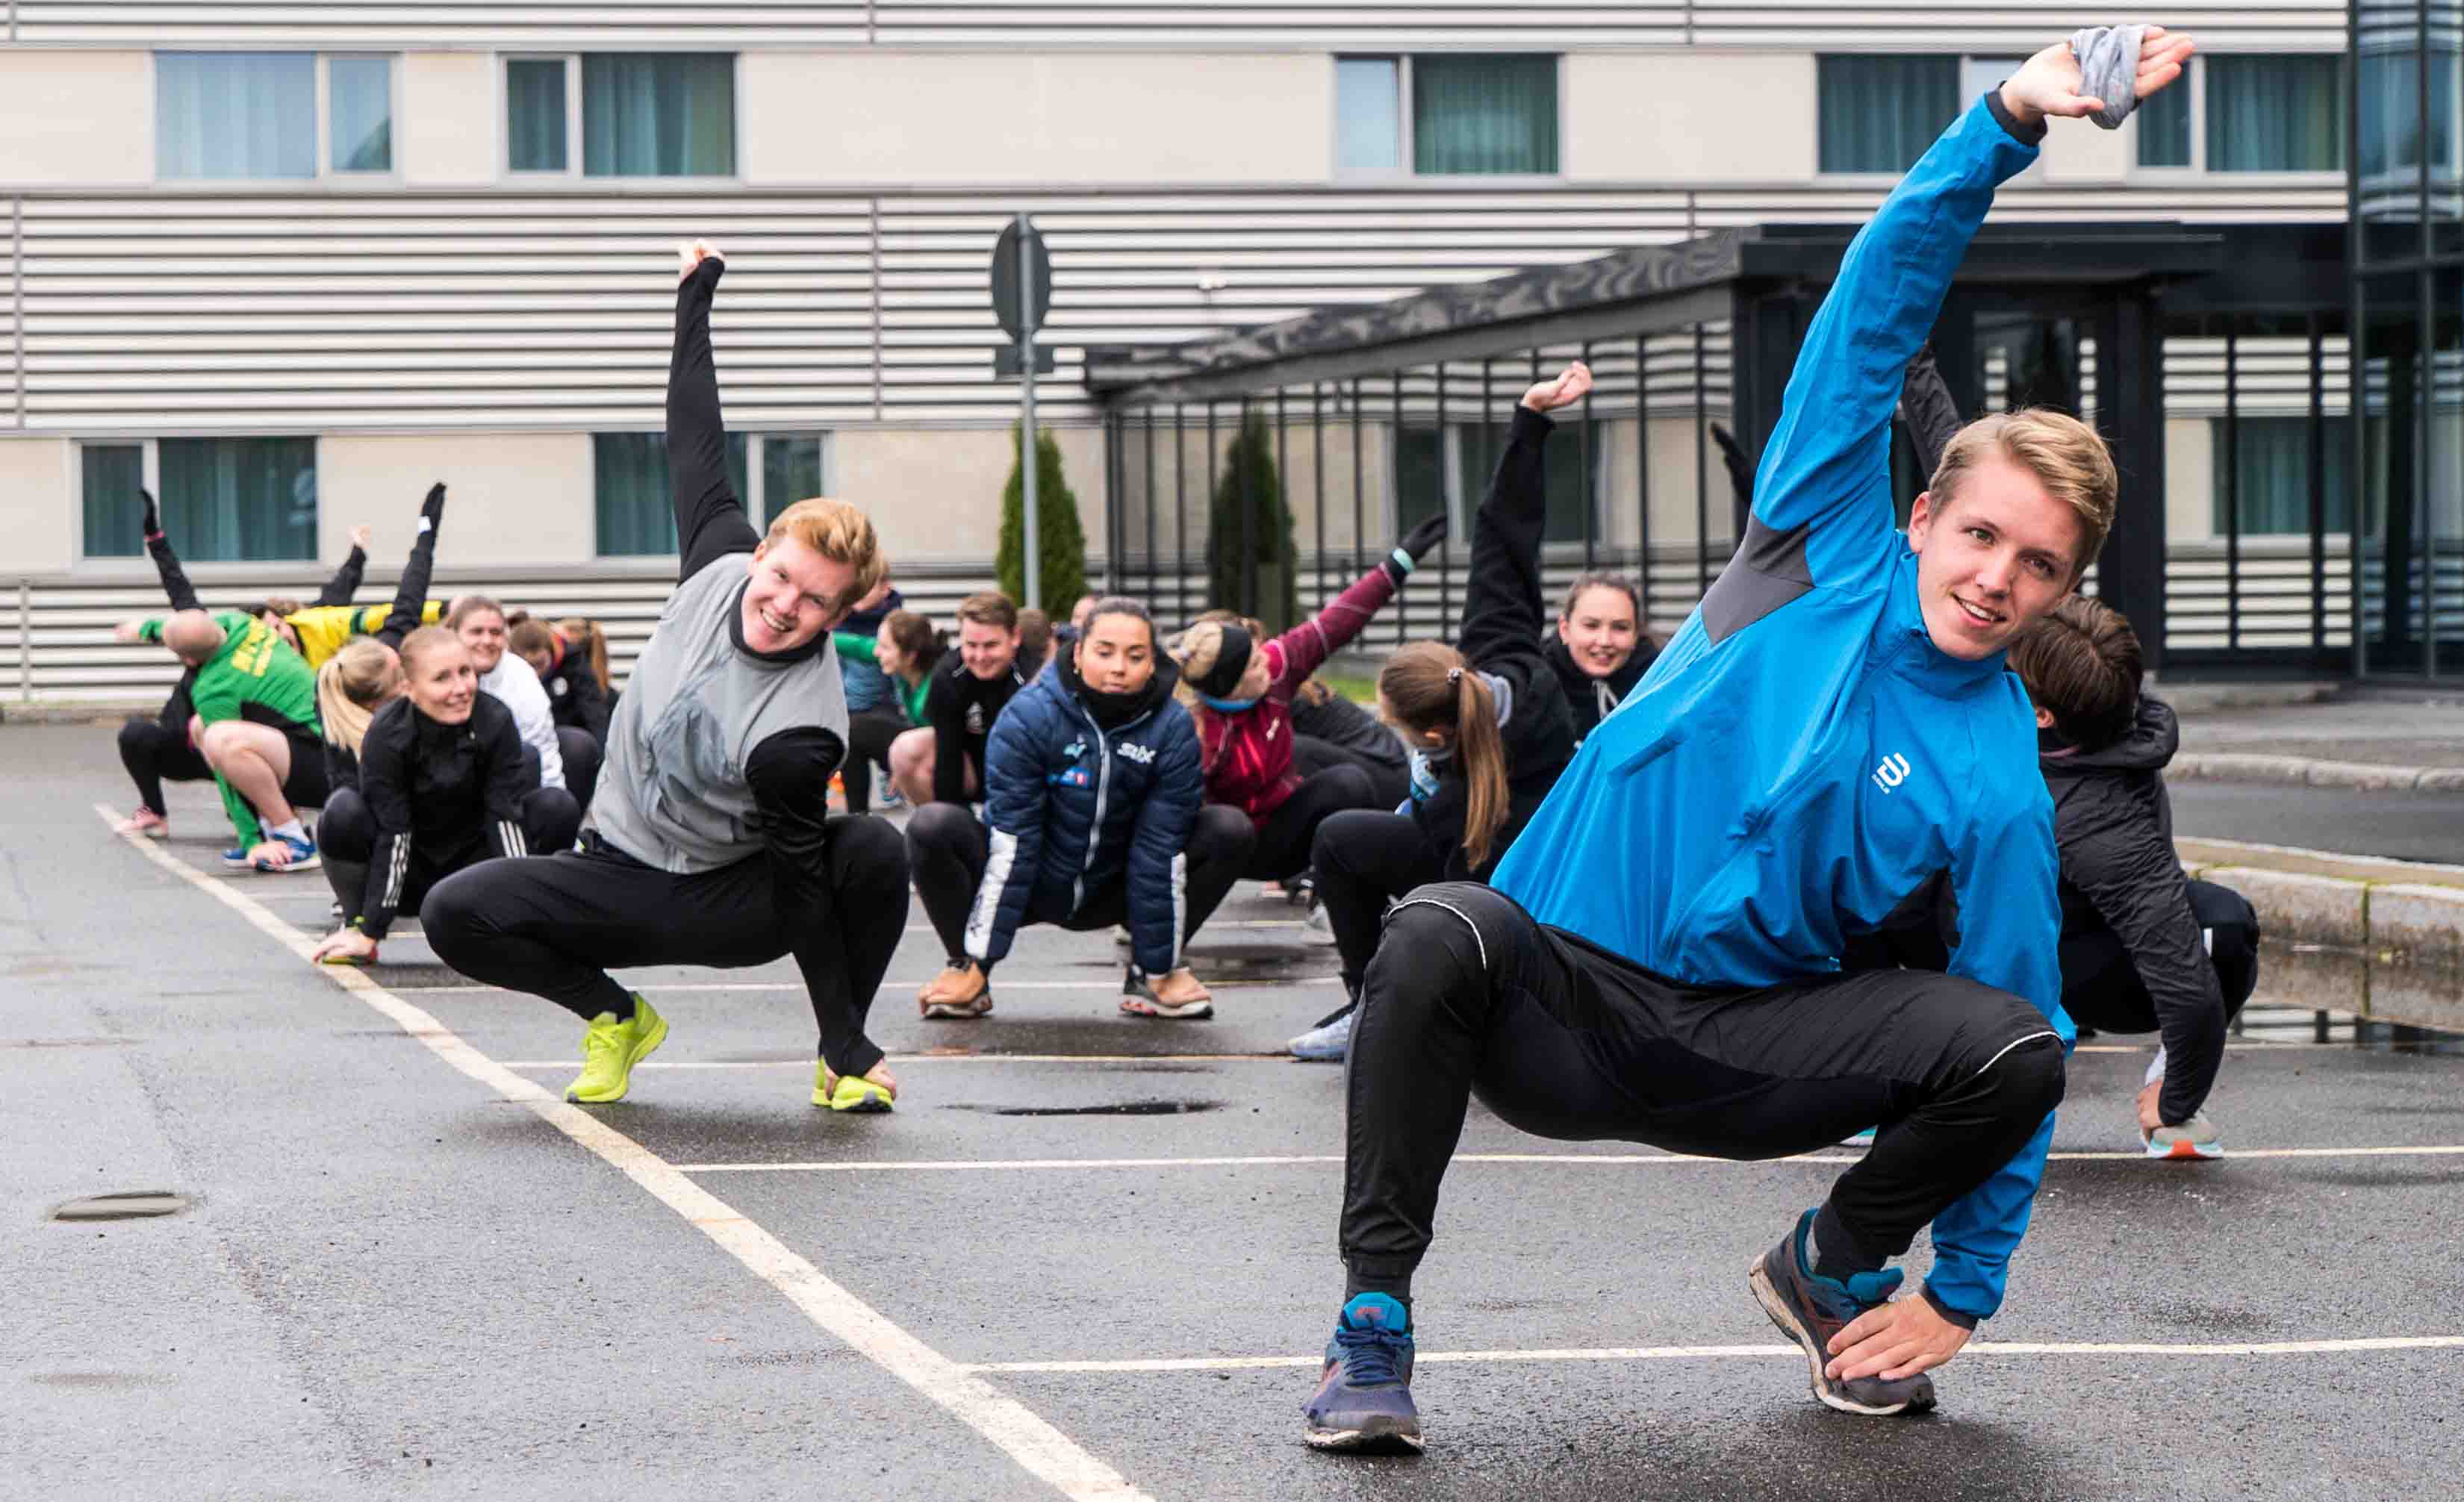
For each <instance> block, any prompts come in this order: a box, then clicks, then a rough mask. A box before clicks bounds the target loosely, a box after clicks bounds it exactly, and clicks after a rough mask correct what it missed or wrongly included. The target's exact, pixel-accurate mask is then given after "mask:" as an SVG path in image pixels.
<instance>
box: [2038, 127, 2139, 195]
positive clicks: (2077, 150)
mask: <svg viewBox="0 0 2464 1502" xmlns="http://www.w3.org/2000/svg"><path fill="white" fill-rule="evenodd" d="M2036 160H2037V162H2038V163H2039V164H2040V167H2041V170H2042V171H2043V172H2044V175H2045V181H2046V182H2047V183H2048V184H2052V185H2058V186H2065V187H2066V186H2069V185H2074V184H2079V183H2119V182H2121V181H2123V179H2124V178H2125V177H2127V176H2128V175H2129V173H2130V164H2131V163H2134V162H2136V161H2138V160H2139V120H2138V117H2136V116H2133V117H2132V118H2131V119H2130V120H2128V121H2126V122H2125V123H2124V124H2123V127H2122V129H2120V130H2103V129H2101V128H2099V127H2098V126H2096V125H2093V124H2087V123H2084V122H2082V123H2079V124H2071V123H2068V122H2057V128H2056V129H2053V130H2049V131H2047V132H2045V144H2044V147H2043V149H2042V150H2041V152H2040V153H2039V154H2038V156H2037V159H2036Z"/></svg>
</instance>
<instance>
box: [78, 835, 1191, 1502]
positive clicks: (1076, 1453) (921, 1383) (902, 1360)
mask: <svg viewBox="0 0 2464 1502" xmlns="http://www.w3.org/2000/svg"><path fill="white" fill-rule="evenodd" d="M95 812H96V813H97V814H99V815H100V816H102V820H103V823H104V824H105V825H106V826H108V825H110V824H111V823H113V822H115V820H116V819H117V816H116V815H115V814H114V813H113V812H112V810H111V809H110V808H109V807H108V806H107V805H103V804H97V805H95ZM121 838H122V839H124V840H125V841H126V842H127V843H128V844H129V845H130V846H132V847H134V848H135V849H136V850H137V852H138V853H139V854H141V855H143V857H144V858H145V859H146V860H151V861H153V862H154V863H155V864H156V865H159V866H161V867H162V868H163V869H165V870H166V871H168V872H170V873H171V874H172V875H174V876H177V877H179V878H180V879H181V880H182V881H184V882H187V883H188V884H189V885H191V886H194V887H196V888H198V889H199V890H201V891H204V892H206V893H209V895H211V896H212V897H213V898H214V899H215V900H217V901H219V902H221V903H226V904H228V905H229V906H231V908H233V909H234V910H236V911H237V912H238V913H239V914H240V916H242V917H243V918H246V919H247V920H248V921H249V923H250V924H251V925H254V926H255V927H256V928H257V929H258V930H259V931H261V932H262V933H264V934H265V935H266V936H267V937H269V938H271V939H273V940H274V941H275V943H276V944H278V945H280V946H282V947H283V948H285V949H286V950H288V951H290V952H291V953H292V954H295V955H297V957H298V958H299V959H300V960H301V961H303V962H305V961H306V960H308V959H309V957H310V956H311V955H312V954H314V953H315V952H316V945H315V944H314V943H313V942H311V941H310V940H309V939H307V938H306V937H304V936H303V935H301V934H300V932H299V931H298V929H297V927H296V926H294V925H289V924H286V923H284V922H283V921H282V920H281V919H280V918H278V917H276V916H275V914H274V913H272V912H271V911H269V910H267V908H266V907H265V906H264V904H262V903H258V902H257V901H256V900H255V899H253V898H252V897H249V896H248V895H246V894H245V893H244V892H242V891H240V890H239V889H238V888H237V887H235V886H234V885H232V884H231V883H227V882H219V881H216V880H214V879H213V878H211V877H209V876H207V875H206V874H204V873H203V872H200V871H198V870H196V869H195V868H193V867H191V866H189V865H187V863H185V862H183V861H182V860H179V859H178V858H177V857H175V856H172V855H170V854H168V853H167V852H165V851H161V850H157V849H155V848H153V847H152V846H151V845H150V844H149V843H148V842H147V841H146V840H145V839H143V838H142V837H139V836H136V835H127V836H122V837H121ZM318 969H319V970H321V971H322V972H323V973H324V974H325V975H326V977H327V978H328V979H330V980H332V981H333V982H334V983H335V984H336V985H338V986H340V987H341V988H342V989H343V990H347V991H349V992H351V993H352V994H353V995H355V996H357V997H359V999H360V1000H362V1001H363V1002H365V1003H367V1004H368V1005H369V1006H370V1007H372V1008H374V1009H376V1010H377V1011H378V1012H383V1013H384V1014H385V1016H386V1017H388V1018H390V1019H391V1020H392V1021H393V1022H394V1024H395V1025H396V1026H398V1027H400V1028H401V1029H402V1030H403V1031H404V1032H405V1033H407V1034H410V1035H411V1036H412V1037H415V1038H417V1039H419V1040H420V1041H421V1042H422V1043H425V1044H427V1045H428V1047H429V1050H430V1051H431V1052H433V1053H434V1054H435V1055H436V1056H437V1057H439V1058H441V1059H443V1060H445V1062H447V1063H449V1064H451V1065H452V1066H453V1067H454V1068H455V1069H457V1070H460V1071H461V1072H462V1073H463V1074H465V1075H467V1076H469V1077H470V1078H473V1079H474V1080H476V1081H478V1082H479V1083H480V1084H482V1085H485V1086H487V1087H488V1088H489V1089H490V1090H493V1091H495V1093H496V1095H497V1096H498V1097H499V1098H501V1099H506V1100H510V1101H515V1102H517V1103H519V1104H521V1105H524V1106H527V1107H528V1108H529V1109H530V1110H531V1111H532V1112H533V1113H534V1114H536V1115H537V1116H538V1117H539V1119H540V1120H541V1121H546V1122H547V1123H548V1124H549V1125H551V1126H553V1127H555V1128H556V1129H557V1130H558V1131H560V1132H562V1133H563V1134H564V1135H565V1136H567V1137H569V1138H571V1139H573V1141H575V1142H576V1143H580V1144H581V1145H582V1146H583V1147H584V1148H587V1149H588V1150H589V1151H590V1152H591V1153H592V1154H594V1155H595V1156H597V1157H598V1158H600V1159H601V1160H602V1161H604V1162H605V1163H606V1164H608V1165H610V1166H612V1167H614V1168H615V1169H617V1170H618V1171H619V1172H621V1173H623V1174H624V1175H625V1176H626V1177H627V1178H628V1179H631V1180H632V1181H633V1182H634V1183H635V1184H638V1185H640V1186H642V1187H643V1188H645V1189H647V1190H649V1192H650V1194H651V1195H652V1196H653V1197H654V1198H656V1199H657V1200H658V1201H659V1203H660V1204H662V1205H665V1206H666V1207H668V1208H670V1209H671V1210H673V1211H675V1212H676V1213H677V1214H678V1215H681V1216H683V1217H684V1218H685V1219H686V1220H687V1221H688V1222H690V1223H691V1224H692V1225H693V1227H694V1228H695V1229H697V1230H700V1231H701V1232H702V1233H703V1234H704V1235H706V1236H708V1237H710V1239H711V1240H713V1241H715V1242H716V1243H717V1244H718V1245H719V1247H720V1248H721V1249H723V1250H724V1251H725V1252H727V1253H728V1254H729V1255H731V1256H733V1257H735V1258H736V1259H737V1261H738V1262H741V1263H743V1264H744V1266H745V1268H746V1269H747V1270H748V1271H750V1272H752V1273H754V1275H756V1276H758V1277H759V1278H760V1279H761V1280H762V1281H763V1282H765V1283H768V1284H769V1285H770V1286H771V1287H773V1288H775V1289H777V1290H778V1291H779V1292H780V1293H781V1294H783V1295H786V1296H787V1298H788V1300H789V1301H790V1302H792V1303H793V1304H795V1306H796V1307H797V1308H798V1309H801V1310H803V1313H804V1315H805V1317H807V1318H809V1319H811V1320H812V1321H813V1323H814V1324H816V1325H818V1326H820V1327H821V1328H822V1329H823V1330H824V1331H825V1332H826V1333H827V1334H829V1335H831V1336H833V1337H835V1338H836V1339H839V1340H840V1341H842V1342H843V1343H845V1344H846V1345H847V1346H848V1347H849V1348H850V1349H852V1350H854V1351H856V1352H858V1353H860V1354H862V1355H863V1356H865V1357H866V1358H867V1359H869V1361H872V1362H873V1363H874V1364H875V1365H878V1366H880V1367H881V1368H882V1369H883V1370H885V1371H887V1372H889V1373H890V1374H891V1376H893V1377H896V1378H897V1379H898V1380H899V1381H901V1382H905V1383H907V1384H908V1385H909V1386H911V1387H913V1388H914V1389H915V1390H916V1391H917V1392H919V1393H922V1394H923V1395H924V1396H925V1397H927V1398H930V1399H931V1400H932V1401H933V1402H935V1403H936V1404H940V1405H941V1406H942V1407H943V1408H945V1409H947V1410H948V1411H949V1412H950V1414H951V1415H952V1416H953V1417H955V1418H957V1420H958V1421H959V1422H960V1423H962V1424H964V1425H966V1426H968V1427H969V1428H972V1429H974V1430H975V1431H976V1432H977V1433H979V1434H981V1435H982V1436H983V1437H984V1438H985V1439H987V1440H989V1441H991V1442H992V1443H993V1444H994V1445H995V1446H997V1447H998V1448H1000V1449H1001V1451H1002V1452H1003V1453H1005V1454H1006V1455H1008V1456H1009V1457H1010V1459H1012V1460H1014V1461H1016V1462H1017V1463H1018V1464H1019V1465H1020V1466H1021V1467H1023V1468H1024V1469H1025V1470H1026V1471H1027V1472H1028V1473H1029V1474H1031V1475H1033V1476H1035V1477H1036V1478H1037V1479H1038V1480H1041V1481H1043V1482H1044V1483H1045V1484H1046V1485H1048V1486H1050V1487H1051V1488H1052V1489H1053V1490H1055V1491H1059V1492H1060V1493H1061V1494H1062V1495H1064V1496H1067V1497H1073V1498H1074V1497H1085V1498H1105V1499H1110V1502H1149V1499H1147V1497H1146V1493H1145V1492H1143V1491H1139V1490H1138V1489H1137V1488H1135V1487H1133V1486H1132V1485H1131V1484H1130V1483H1129V1481H1128V1479H1127V1478H1126V1477H1124V1476H1122V1475H1121V1474H1120V1472H1118V1471H1116V1470H1114V1469H1112V1468H1111V1467H1110V1466H1107V1465H1105V1464H1104V1463H1103V1462H1102V1461H1100V1460H1098V1459H1096V1458H1095V1457H1094V1456H1093V1455H1091V1454H1089V1452H1088V1451H1086V1450H1084V1449H1081V1448H1079V1447H1078V1445H1077V1444H1076V1443H1075V1442H1074V1441H1072V1440H1071V1439H1070V1438H1069V1437H1068V1436H1067V1435H1066V1434H1064V1433H1062V1432H1061V1431H1060V1430H1059V1429H1056V1428H1054V1427H1053V1426H1051V1425H1049V1424H1047V1423H1045V1421H1044V1420H1043V1419H1042V1418H1040V1417H1038V1416H1037V1415H1036V1413H1035V1412H1034V1411H1033V1410H1032V1409H1030V1408H1028V1407H1027V1406H1026V1405H1025V1404H1022V1403H1020V1402H1019V1401H1018V1400H1016V1399H1014V1398H1011V1397H1009V1396H1007V1395H1006V1394H1004V1393H1002V1392H1001V1390H1000V1389H998V1388H996V1387H994V1386H993V1385H992V1384H991V1383H990V1382H985V1381H984V1380H983V1378H982V1377H981V1376H979V1374H977V1373H976V1372H974V1371H972V1370H970V1369H969V1368H967V1367H964V1366H962V1365H960V1364H959V1363H957V1362H956V1361H951V1360H950V1359H949V1358H948V1357H946V1356H943V1355H941V1354H940V1353H939V1352H938V1351H935V1350H934V1349H933V1348H932V1347H931V1346H929V1345H926V1344H925V1343H924V1342H923V1341H921V1340H918V1339H915V1338H914V1337H913V1336H912V1335H909V1334H908V1333H907V1332H906V1331H905V1330H903V1329H901V1328H900V1327H899V1326H897V1325H895V1324H893V1323H891V1321H890V1319H889V1318H888V1317H885V1316H884V1315H882V1314H881V1313H880V1312H878V1311H877V1310H875V1309H873V1308H872V1306H870V1305H869V1304H867V1303H866V1302H864V1300H862V1299H860V1298H858V1297H856V1296H855V1295H853V1294H851V1293H849V1292H847V1290H846V1289H845V1288H843V1287H841V1286H840V1285H839V1284H837V1283H835V1282H833V1281H831V1280H830V1279H829V1278H828V1277H826V1276H825V1275H824V1274H823V1273H822V1271H821V1270H820V1269H819V1268H817V1267H815V1266H814V1265H813V1264H812V1263H811V1262H809V1261H807V1260H806V1259H805V1258H803V1257H802V1256H799V1255H797V1254H796V1253H795V1252H792V1251H790V1250H788V1248H787V1246H786V1244H785V1243H783V1242H781V1241H780V1240H779V1239H778V1238H777V1237H775V1236H773V1235H771V1234H770V1233H769V1232H768V1231H766V1230H762V1229H761V1228H760V1227H759V1226H758V1225H756V1224H755V1223H754V1222H752V1221H750V1220H748V1219H746V1218H745V1217H743V1216H741V1215H739V1214H737V1212H736V1211H735V1210H734V1209H733V1208H730V1207H729V1206H727V1205H726V1204H725V1203H723V1202H722V1201H720V1200H719V1199H718V1198H717V1197H716V1196H715V1195H713V1194H711V1193H710V1192H709V1191H708V1190H705V1189H704V1188H702V1187H701V1186H699V1185H697V1184H694V1183H693V1181H692V1180H691V1179H688V1178H687V1177H685V1175H684V1173H683V1172H682V1171H681V1170H679V1169H678V1168H677V1167H676V1166H675V1165H672V1164H671V1163H669V1162H668V1161H667V1160H666V1159H664V1158H661V1157H660V1156H659V1155H658V1154H656V1153H654V1152H651V1151H650V1150H649V1148H647V1147H645V1146H643V1145H642V1144H641V1143H637V1142H635V1141H633V1140H632V1139H631V1138H629V1137H627V1136H626V1135H625V1134H624V1133H622V1132H619V1131H617V1130H616V1129H615V1128H614V1127H612V1126H609V1125H607V1124H606V1123H605V1122H604V1121H600V1120H598V1119H597V1118H595V1117H593V1116H591V1115H590V1114H589V1113H588V1112H586V1111H583V1110H582V1109H581V1108H579V1107H577V1106H571V1105H567V1104H566V1103H565V1102H564V1101H562V1100H561V1099H558V1098H557V1097H555V1096H553V1095H551V1094H549V1093H548V1092H547V1091H545V1090H543V1089H541V1088H540V1087H539V1086H538V1085H536V1084H533V1083H532V1082H531V1081H529V1080H527V1079H524V1078H522V1077H521V1076H519V1075H517V1074H515V1073H514V1072H513V1071H512V1070H510V1069H507V1068H506V1067H505V1066H504V1065H502V1064H499V1063H497V1062H496V1061H495V1059H492V1058H490V1057H488V1056H486V1055H485V1054H482V1053H480V1052H479V1051H478V1050H477V1049H475V1048H473V1047H472V1046H471V1045H470V1044H469V1043H466V1042H464V1041H463V1040H462V1039H461V1038H460V1037H459V1036H457V1035H456V1034H454V1033H453V1032H452V1031H451V1029H449V1028H447V1027H445V1026H444V1025H443V1024H442V1023H440V1022H438V1021H437V1020H436V1019H435V1018H434V1017H432V1016H430V1015H429V1014H428V1013H427V1012H422V1011H420V1010H419V1009H418V1008H417V1007H414V1006H412V1005H410V1004H409V1003H408V1002H406V1001H403V1000H402V999H401V998H399V997H397V996H395V995H394V994H393V993H392V992H391V991H388V990H385V988H384V987H383V986H380V985H378V984H377V983H376V982H375V981H373V980H371V979H369V978H368V977H367V976H366V975H365V974H364V973H363V972H361V971H360V970H357V969H349V968H347V967H334V966H319V967H318Z"/></svg>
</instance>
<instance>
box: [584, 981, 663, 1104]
mask: <svg viewBox="0 0 2464 1502" xmlns="http://www.w3.org/2000/svg"><path fill="white" fill-rule="evenodd" d="M667 1040H668V1019H667V1018H665V1017H663V1016H660V1015H659V1013H658V1012H657V1011H656V1010H655V1009H654V1008H652V1007H651V1005H650V1004H649V1002H648V1001H646V1000H644V999H643V998H642V996H641V994H640V993H639V992H636V993H635V994H634V997H633V1015H632V1017H631V1019H630V1020H628V1021H625V1022H619V1021H617V1020H616V1013H614V1012H601V1013H600V1014H599V1015H598V1016H596V1017H593V1018H592V1019H591V1021H590V1027H589V1030H588V1031H586V1032H584V1033H583V1034H582V1073H581V1074H580V1075H579V1076H577V1077H575V1078H574V1081H573V1083H571V1084H569V1085H567V1086H565V1087H564V1098H565V1099H567V1100H572V1101H577V1102H579V1103H581V1104H583V1105H605V1104H606V1103H607V1102H608V1101H610V1100H622V1099H625V1092H626V1091H627V1089H629V1088H631V1086H632V1082H633V1066H634V1065H636V1064H638V1063H640V1062H641V1061H642V1060H644V1059H646V1058H648V1057H649V1056H651V1055H652V1054H654V1053H656V1052H658V1048H659V1045H660V1044H662V1043H664V1042H666V1041H667Z"/></svg>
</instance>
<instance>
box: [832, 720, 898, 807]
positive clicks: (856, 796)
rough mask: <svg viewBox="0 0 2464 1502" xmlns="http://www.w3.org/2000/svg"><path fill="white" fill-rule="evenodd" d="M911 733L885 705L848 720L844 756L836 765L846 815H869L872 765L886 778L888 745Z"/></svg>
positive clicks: (888, 766)
mask: <svg viewBox="0 0 2464 1502" xmlns="http://www.w3.org/2000/svg"><path fill="white" fill-rule="evenodd" d="M911 729H914V727H913V726H912V725H909V724H908V723H907V716H905V715H903V714H901V713H899V712H898V711H897V710H895V709H893V708H891V707H889V706H888V705H881V704H877V705H874V706H873V707H871V708H869V709H859V710H857V711H856V712H855V713H853V714H851V715H848V716H847V760H846V761H844V762H842V763H840V764H839V782H840V784H841V785H842V786H844V787H845V788H846V789H847V812H848V813H850V814H865V813H869V812H870V811H871V809H872V768H873V764H874V763H875V762H879V763H880V764H881V770H882V772H883V773H885V774H887V773H889V771H890V743H891V741H894V740H896V739H898V737H900V736H901V735H904V734H906V733H907V732H908V731H909V730H911Z"/></svg>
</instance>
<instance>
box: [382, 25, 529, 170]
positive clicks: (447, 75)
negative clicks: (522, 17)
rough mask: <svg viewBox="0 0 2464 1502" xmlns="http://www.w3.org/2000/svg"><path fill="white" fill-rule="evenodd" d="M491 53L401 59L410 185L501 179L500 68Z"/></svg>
mask: <svg viewBox="0 0 2464 1502" xmlns="http://www.w3.org/2000/svg"><path fill="white" fill-rule="evenodd" d="M501 66H503V65H502V64H501V63H499V62H498V61H497V60H496V58H495V56H494V55H492V54H487V53H407V54H404V55H403V59H402V119H400V120H396V121H394V128H395V130H396V131H397V132H398V133H399V136H400V139H401V141H402V175H403V180H404V181H405V182H407V183H413V184H419V185H428V184H434V183H488V182H493V181H495V176H496V157H497V151H498V146H497V140H498V136H499V130H498V119H497V117H498V115H499V113H500V111H501V109H502V106H501V105H500V104H499V102H498V100H497V98H496V70H497V69H498V68H499V67H501Z"/></svg>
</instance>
